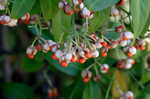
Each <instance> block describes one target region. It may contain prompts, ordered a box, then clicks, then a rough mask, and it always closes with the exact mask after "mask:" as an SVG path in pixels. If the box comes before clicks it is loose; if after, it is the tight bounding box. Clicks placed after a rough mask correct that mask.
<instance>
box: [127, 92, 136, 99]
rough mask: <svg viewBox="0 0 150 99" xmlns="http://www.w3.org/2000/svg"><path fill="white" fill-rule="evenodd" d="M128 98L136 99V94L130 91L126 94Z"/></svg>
mask: <svg viewBox="0 0 150 99" xmlns="http://www.w3.org/2000/svg"><path fill="white" fill-rule="evenodd" d="M125 96H126V98H127V99H134V94H133V92H131V91H128V92H127V93H126V94H125Z"/></svg>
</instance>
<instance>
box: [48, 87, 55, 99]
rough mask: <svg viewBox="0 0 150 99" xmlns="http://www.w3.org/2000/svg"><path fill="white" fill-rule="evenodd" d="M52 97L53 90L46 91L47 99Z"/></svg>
mask: <svg viewBox="0 0 150 99" xmlns="http://www.w3.org/2000/svg"><path fill="white" fill-rule="evenodd" d="M53 96H54V95H53V90H52V89H49V90H48V97H49V98H52V97H53Z"/></svg>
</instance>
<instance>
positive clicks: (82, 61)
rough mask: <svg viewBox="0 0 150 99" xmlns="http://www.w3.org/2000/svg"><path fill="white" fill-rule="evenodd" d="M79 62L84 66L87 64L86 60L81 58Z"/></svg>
mask: <svg viewBox="0 0 150 99" xmlns="http://www.w3.org/2000/svg"><path fill="white" fill-rule="evenodd" d="M78 62H79V63H81V64H83V63H85V62H86V59H85V58H82V57H81V58H79V60H78Z"/></svg>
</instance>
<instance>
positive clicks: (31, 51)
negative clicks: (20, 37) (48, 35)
mask: <svg viewBox="0 0 150 99" xmlns="http://www.w3.org/2000/svg"><path fill="white" fill-rule="evenodd" d="M36 53H37V50H36V49H35V48H34V47H33V46H31V47H28V48H27V50H26V54H27V56H28V58H30V59H33V58H34V56H35V55H36Z"/></svg>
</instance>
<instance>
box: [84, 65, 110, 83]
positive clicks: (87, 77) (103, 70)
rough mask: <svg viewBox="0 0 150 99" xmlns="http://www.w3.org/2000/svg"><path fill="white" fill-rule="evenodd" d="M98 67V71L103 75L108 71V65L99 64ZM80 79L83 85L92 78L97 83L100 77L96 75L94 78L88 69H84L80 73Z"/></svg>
mask: <svg viewBox="0 0 150 99" xmlns="http://www.w3.org/2000/svg"><path fill="white" fill-rule="evenodd" d="M98 66H99V70H100V71H101V73H103V74H105V73H107V72H108V71H109V65H108V64H99V65H98ZM81 77H82V81H83V82H85V83H87V82H89V81H90V80H91V79H92V78H93V80H94V81H99V80H100V78H101V76H100V75H99V74H96V75H95V76H93V73H92V72H91V71H90V70H88V69H85V70H83V71H82V72H81Z"/></svg>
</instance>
